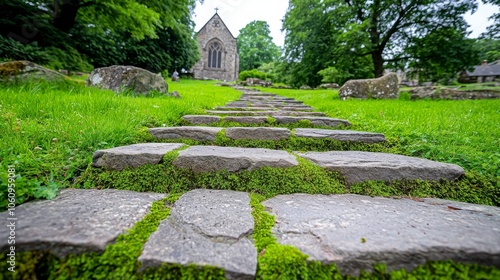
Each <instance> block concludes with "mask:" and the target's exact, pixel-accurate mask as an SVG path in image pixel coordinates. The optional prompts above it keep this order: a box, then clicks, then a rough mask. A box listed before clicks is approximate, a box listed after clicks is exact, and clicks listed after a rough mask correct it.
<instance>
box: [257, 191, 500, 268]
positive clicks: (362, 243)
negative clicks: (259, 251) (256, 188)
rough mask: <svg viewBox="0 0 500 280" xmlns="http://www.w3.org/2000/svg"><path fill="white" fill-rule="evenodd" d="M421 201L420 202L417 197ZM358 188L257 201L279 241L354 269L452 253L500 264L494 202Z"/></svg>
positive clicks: (409, 264)
mask: <svg viewBox="0 0 500 280" xmlns="http://www.w3.org/2000/svg"><path fill="white" fill-rule="evenodd" d="M419 201H423V202H419ZM419 201H416V200H411V199H405V198H403V199H392V198H382V197H368V196H360V195H307V194H295V195H280V196H277V197H274V198H272V199H270V200H267V201H264V202H263V205H264V206H266V209H269V210H268V211H270V212H271V213H272V214H273V215H275V216H276V218H277V220H278V221H279V222H278V223H276V224H275V228H274V230H273V231H274V234H275V236H276V237H277V239H278V242H279V243H282V244H286V245H292V246H296V247H297V248H298V249H300V250H301V251H302V252H303V253H305V254H307V255H309V256H310V259H312V260H318V261H321V262H323V263H336V266H337V268H339V269H340V272H341V273H343V274H351V275H357V274H359V272H360V270H362V269H363V270H371V269H372V265H373V264H376V263H385V264H386V265H387V268H388V270H397V269H401V268H405V269H406V270H411V269H413V268H415V267H417V266H419V265H422V264H424V263H425V262H426V261H435V260H448V259H452V260H454V261H458V262H467V263H478V264H483V265H493V266H496V267H500V209H499V208H498V207H490V206H484V205H474V204H467V203H457V202H453V201H445V200H435V199H423V200H419Z"/></svg>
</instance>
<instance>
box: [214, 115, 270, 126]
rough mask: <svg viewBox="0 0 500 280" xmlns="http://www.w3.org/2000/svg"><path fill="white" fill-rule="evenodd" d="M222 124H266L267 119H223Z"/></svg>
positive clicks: (229, 117)
mask: <svg viewBox="0 0 500 280" xmlns="http://www.w3.org/2000/svg"><path fill="white" fill-rule="evenodd" d="M224 122H237V123H245V124H258V123H267V117H244V116H243V117H231V116H228V117H225V118H224Z"/></svg>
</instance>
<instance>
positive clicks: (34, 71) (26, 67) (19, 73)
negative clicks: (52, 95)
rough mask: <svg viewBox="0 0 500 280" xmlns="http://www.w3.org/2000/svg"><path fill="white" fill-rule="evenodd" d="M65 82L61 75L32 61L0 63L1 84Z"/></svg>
mask: <svg viewBox="0 0 500 280" xmlns="http://www.w3.org/2000/svg"><path fill="white" fill-rule="evenodd" d="M37 80H45V81H64V80H65V77H64V75H62V74H61V73H58V72H56V71H54V70H51V69H48V68H45V67H43V66H41V65H38V64H36V63H33V62H31V61H26V60H20V61H8V62H4V63H0V82H13V81H37Z"/></svg>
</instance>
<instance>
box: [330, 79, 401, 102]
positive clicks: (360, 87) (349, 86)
mask: <svg viewBox="0 0 500 280" xmlns="http://www.w3.org/2000/svg"><path fill="white" fill-rule="evenodd" d="M398 92H399V80H398V76H397V75H396V74H395V73H389V74H388V75H385V76H383V77H380V78H376V79H365V80H349V81H347V82H346V83H345V84H344V85H343V86H342V87H341V88H340V90H339V97H340V98H341V99H345V98H363V99H366V98H375V99H388V98H397V97H398Z"/></svg>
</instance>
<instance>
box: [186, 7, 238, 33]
mask: <svg viewBox="0 0 500 280" xmlns="http://www.w3.org/2000/svg"><path fill="white" fill-rule="evenodd" d="M215 17H218V18H219V20H220V21H221V22H222V25H223V26H224V27H225V29H226V30H227V32H229V34H230V35H231V36H232V37H233V38H234V39H236V37H234V35H233V33H231V30H229V28H227V25H226V23H224V21H223V20H222V18H221V17H220V16H219V14H218V13H217V12H215V14H214V15H213V16H212V17H211V18H210V19H209V20H207V22H206V23H205V25H203V27H201V28H200V30H198V32H196V34H198V33H200V31H201V30H203V29H204V28H205V27H206V26H207V24H208V23H209V22H210V21H212V19H214V18H215Z"/></svg>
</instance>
